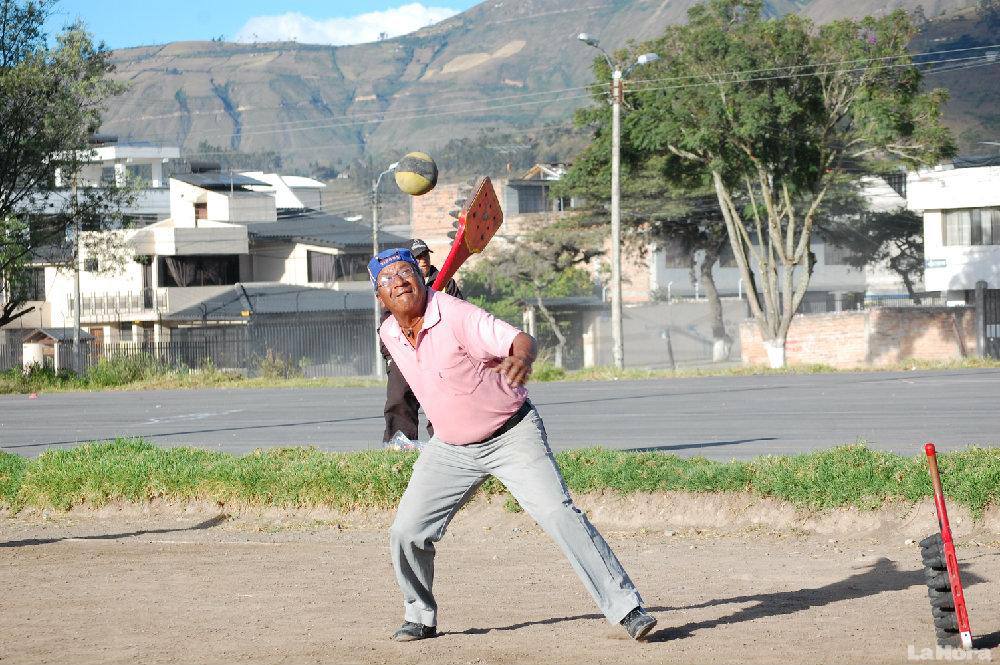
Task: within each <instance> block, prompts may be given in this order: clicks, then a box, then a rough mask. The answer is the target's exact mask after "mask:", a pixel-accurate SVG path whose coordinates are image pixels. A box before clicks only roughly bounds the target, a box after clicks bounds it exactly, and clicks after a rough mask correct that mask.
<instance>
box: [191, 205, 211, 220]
mask: <svg viewBox="0 0 1000 665" xmlns="http://www.w3.org/2000/svg"><path fill="white" fill-rule="evenodd" d="M194 218H195V219H208V203H195V204H194Z"/></svg>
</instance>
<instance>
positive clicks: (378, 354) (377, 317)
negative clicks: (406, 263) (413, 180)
mask: <svg viewBox="0 0 1000 665" xmlns="http://www.w3.org/2000/svg"><path fill="white" fill-rule="evenodd" d="M397 166H399V162H393V163H392V164H389V168H387V169H386V170H385V171H382V172H381V173H379V174H378V177H377V178H375V182H374V183H372V256H378V188H379V185H381V184H382V177H383V176H385V175H386V174H389V173H392V172H393V170H395V168H396V167H397ZM372 298H373V301H372V315H373V317H374V322H375V376H376V377H378V378H382V346H381V344H379V338H378V326H379V324H380V323H382V321H381V318H382V317H381V312H380V310H379V306H378V289H372Z"/></svg>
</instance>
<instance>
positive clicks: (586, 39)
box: [577, 32, 660, 369]
mask: <svg viewBox="0 0 1000 665" xmlns="http://www.w3.org/2000/svg"><path fill="white" fill-rule="evenodd" d="M577 39H579V40H580V41H581V42H583V43H584V44H586V45H587V46H592V47H594V48H596V49H597V50H598V51H600V52H601V55H603V56H604V60H605V61H606V62H607V63H608V67H609V68H610V69H611V336H612V339H613V341H614V346H613V347H612V350H611V357H612V360H613V362H614V365H615V367H616V368H617V369H624V368H625V349H624V343H623V341H622V337H623V333H622V237H621V187H620V177H621V105H622V97H623V96H624V93H625V91H624V89H623V84H624V79H625V77H627V76H628V75H629V74H631V73H632V70H633V69H635V68H636V67H637V66H639V65H645V64H649V63H651V62H656V61H657V60H659V59H660V56H658V55H657V54H655V53H643V54H642V55H640V56H639V57H638V58H636V61H635V62H633V63H632V64H630V65H628V66H627V67H625V69H624V70H622V66H621V64H620V63H618V62H616V61H614V60H612V58H611V56H610V55H608V52H607V51H605V50H604V49H603V48H601V45H600V44H599V43H598V41H597V40H596V39H595V38H593V37H591V36H590V35H588V34H587V33H585V32H581V33H580V35H579V36H578V37H577Z"/></svg>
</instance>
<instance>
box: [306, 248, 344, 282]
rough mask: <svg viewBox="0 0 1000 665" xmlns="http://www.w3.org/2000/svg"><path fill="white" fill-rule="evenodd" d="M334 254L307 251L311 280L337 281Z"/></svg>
mask: <svg viewBox="0 0 1000 665" xmlns="http://www.w3.org/2000/svg"><path fill="white" fill-rule="evenodd" d="M334 258H335V256H334V255H333V254H324V253H323V252H306V264H307V266H308V270H309V281H310V282H335V281H337V279H336V277H335V275H336V269H335V268H334V263H335V261H334Z"/></svg>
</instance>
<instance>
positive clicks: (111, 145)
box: [50, 137, 181, 226]
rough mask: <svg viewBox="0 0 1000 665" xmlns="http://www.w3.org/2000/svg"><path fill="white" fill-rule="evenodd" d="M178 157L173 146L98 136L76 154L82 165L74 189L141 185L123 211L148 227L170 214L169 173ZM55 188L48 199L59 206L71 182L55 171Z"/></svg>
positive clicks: (178, 151)
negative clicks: (132, 202)
mask: <svg viewBox="0 0 1000 665" xmlns="http://www.w3.org/2000/svg"><path fill="white" fill-rule="evenodd" d="M180 154H181V151H180V148H178V147H176V146H160V145H154V144H151V143H143V142H137V143H119V142H118V139H117V138H115V137H97V138H96V139H95V141H94V146H93V148H92V149H91V150H90V151H89V152H86V153H81V154H80V155H79V157H80V159H81V160H82V161H83V165H82V166H81V168H80V170H79V172H78V173H77V175H76V186H77V187H79V188H89V187H104V186H108V185H116V186H119V187H121V186H123V185H124V184H125V183H126V182H127V181H131V182H139V183H141V185H142V189H141V191H140V192H139V194H138V196H137V197H136V200H135V203H134V204H133V205H132V206H131V207H129V208H128V209H127V210H125V211H124V212H125V214H126V215H128V216H129V217H130V218H131V220H132V222H133V224H134V225H136V226H142V225H144V224H151V223H153V222H157V221H160V220H162V219H166V218H167V217H168V216H169V215H170V197H169V187H168V181H169V178H170V175H169V174H170V173H171V172H172V171H174V169H175V167H176V163H177V161H178V160H179V159H180ZM55 186H56V189H57V191H56V192H54V193H53V194H51V195H50V198H52V200H53V201H54V202H56V203H57V204H60V205H61V202H64V201H65V200H66V197H67V196H68V194H69V190H70V189H71V187H72V186H73V180H72V178H71V177H69V176H68V175H67V174H64V173H62V172H61V171H59V170H57V171H56V179H55ZM59 190H61V191H59Z"/></svg>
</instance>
